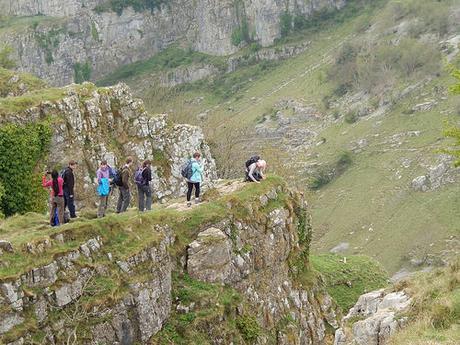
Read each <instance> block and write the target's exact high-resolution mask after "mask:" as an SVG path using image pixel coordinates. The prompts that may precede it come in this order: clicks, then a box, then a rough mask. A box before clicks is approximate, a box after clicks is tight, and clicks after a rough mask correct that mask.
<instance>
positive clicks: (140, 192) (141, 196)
mask: <svg viewBox="0 0 460 345" xmlns="http://www.w3.org/2000/svg"><path fill="white" fill-rule="evenodd" d="M142 187H143V186H137V195H138V200H139V203H138V207H139V211H140V212H144V199H145V195H144V189H143V188H142Z"/></svg>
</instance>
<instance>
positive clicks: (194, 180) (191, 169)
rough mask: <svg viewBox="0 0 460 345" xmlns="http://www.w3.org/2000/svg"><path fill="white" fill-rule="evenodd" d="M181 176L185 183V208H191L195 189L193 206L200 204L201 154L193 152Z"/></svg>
mask: <svg viewBox="0 0 460 345" xmlns="http://www.w3.org/2000/svg"><path fill="white" fill-rule="evenodd" d="M181 174H182V176H183V177H185V180H186V181H187V206H188V207H190V206H192V202H191V201H190V200H191V199H192V191H193V188H195V204H198V203H199V202H200V185H201V182H202V180H203V165H202V162H201V153H199V152H195V153H194V154H193V158H192V159H190V160H189V161H188V162H187V163H186V164H185V165H184V167H183V168H182V169H181Z"/></svg>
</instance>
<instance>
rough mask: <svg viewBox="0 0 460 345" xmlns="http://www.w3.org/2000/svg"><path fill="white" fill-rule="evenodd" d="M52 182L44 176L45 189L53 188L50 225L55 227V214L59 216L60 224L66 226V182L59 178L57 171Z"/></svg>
mask: <svg viewBox="0 0 460 345" xmlns="http://www.w3.org/2000/svg"><path fill="white" fill-rule="evenodd" d="M46 174H47V175H49V174H51V180H47V178H46V175H43V178H42V185H43V187H45V188H51V192H50V196H51V197H50V225H51V226H54V214H55V213H56V209H57V214H58V219H59V224H60V225H62V224H64V189H63V186H64V180H63V179H62V177H60V176H59V173H58V172H57V171H56V170H53V171H52V172H51V173H50V172H47V173H46Z"/></svg>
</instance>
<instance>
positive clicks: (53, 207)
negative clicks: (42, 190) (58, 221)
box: [50, 198, 57, 226]
mask: <svg viewBox="0 0 460 345" xmlns="http://www.w3.org/2000/svg"><path fill="white" fill-rule="evenodd" d="M56 207H57V205H56V203H55V202H54V198H52V199H50V225H51V226H54V215H55V214H56Z"/></svg>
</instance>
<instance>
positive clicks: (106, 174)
mask: <svg viewBox="0 0 460 345" xmlns="http://www.w3.org/2000/svg"><path fill="white" fill-rule="evenodd" d="M96 177H97V193H98V194H99V208H98V210H97V217H98V218H102V217H105V212H106V211H107V204H108V202H109V195H110V167H109V165H108V164H107V161H106V160H103V161H102V162H101V165H100V167H99V169H98V170H97V172H96Z"/></svg>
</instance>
